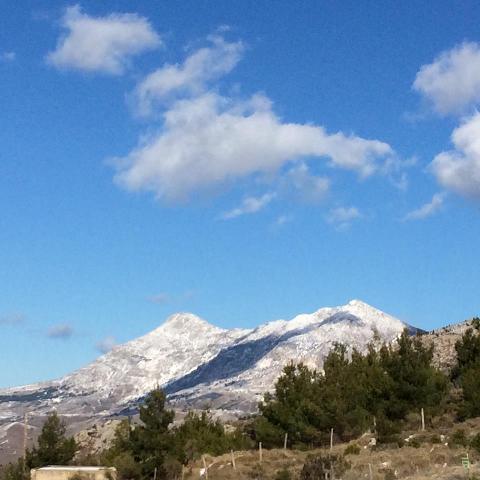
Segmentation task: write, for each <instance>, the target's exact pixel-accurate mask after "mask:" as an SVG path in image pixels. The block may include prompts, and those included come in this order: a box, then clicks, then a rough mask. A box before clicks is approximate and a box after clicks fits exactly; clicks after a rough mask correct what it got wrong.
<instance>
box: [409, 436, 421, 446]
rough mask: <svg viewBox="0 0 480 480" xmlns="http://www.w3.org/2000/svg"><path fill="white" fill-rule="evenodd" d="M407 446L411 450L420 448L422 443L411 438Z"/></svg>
mask: <svg viewBox="0 0 480 480" xmlns="http://www.w3.org/2000/svg"><path fill="white" fill-rule="evenodd" d="M408 444H409V445H410V446H411V447H413V448H420V447H421V446H422V442H421V441H420V439H418V438H412V439H411V440H410V441H409V442H408Z"/></svg>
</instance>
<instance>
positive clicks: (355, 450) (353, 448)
mask: <svg viewBox="0 0 480 480" xmlns="http://www.w3.org/2000/svg"><path fill="white" fill-rule="evenodd" d="M343 454H344V455H359V454H360V447H359V446H358V445H357V444H356V443H351V444H350V445H348V446H347V448H346V449H345V451H344V452H343Z"/></svg>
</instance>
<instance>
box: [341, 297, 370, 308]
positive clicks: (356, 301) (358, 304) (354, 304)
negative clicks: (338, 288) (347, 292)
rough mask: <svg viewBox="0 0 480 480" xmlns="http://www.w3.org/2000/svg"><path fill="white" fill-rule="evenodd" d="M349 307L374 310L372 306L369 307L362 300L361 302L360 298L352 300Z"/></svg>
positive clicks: (348, 304)
mask: <svg viewBox="0 0 480 480" xmlns="http://www.w3.org/2000/svg"><path fill="white" fill-rule="evenodd" d="M346 306H347V307H369V308H373V307H372V306H371V305H369V304H368V303H365V302H363V301H362V300H359V299H358V298H353V299H352V300H350V301H349V302H348V303H347V305H346Z"/></svg>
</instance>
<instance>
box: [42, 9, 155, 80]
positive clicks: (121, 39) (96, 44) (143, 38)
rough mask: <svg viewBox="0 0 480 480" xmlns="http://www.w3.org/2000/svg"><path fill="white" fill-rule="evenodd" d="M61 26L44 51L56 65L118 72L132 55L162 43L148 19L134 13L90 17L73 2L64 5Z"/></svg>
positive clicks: (121, 71)
mask: <svg viewBox="0 0 480 480" xmlns="http://www.w3.org/2000/svg"><path fill="white" fill-rule="evenodd" d="M62 26H63V28H64V29H65V30H66V33H65V34H64V35H63V36H62V37H61V38H60V39H59V40H58V43H57V47H56V49H55V50H54V51H53V52H50V53H49V54H48V55H47V61H48V62H49V63H51V64H52V65H54V66H56V67H58V68H71V69H76V70H83V71H88V72H103V73H108V74H113V75H118V74H121V73H123V72H124V70H125V68H126V67H127V66H128V64H129V61H130V59H131V57H132V56H134V55H138V54H140V53H142V52H144V51H146V50H149V49H153V48H157V47H159V46H160V45H161V43H162V42H161V39H160V37H159V36H158V34H157V33H156V32H155V31H154V30H153V28H152V26H151V25H150V23H149V22H148V20H147V19H146V18H144V17H141V16H139V15H137V14H120V13H112V14H110V15H108V16H105V17H92V16H89V15H87V14H85V13H82V11H81V9H80V7H79V6H78V5H75V6H72V7H69V8H67V10H66V12H65V15H64V17H63V19H62Z"/></svg>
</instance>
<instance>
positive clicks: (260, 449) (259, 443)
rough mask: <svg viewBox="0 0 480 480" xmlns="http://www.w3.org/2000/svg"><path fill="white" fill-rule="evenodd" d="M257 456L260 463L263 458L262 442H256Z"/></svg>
mask: <svg viewBox="0 0 480 480" xmlns="http://www.w3.org/2000/svg"><path fill="white" fill-rule="evenodd" d="M258 458H259V459H260V463H262V460H263V452H262V442H258Z"/></svg>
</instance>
